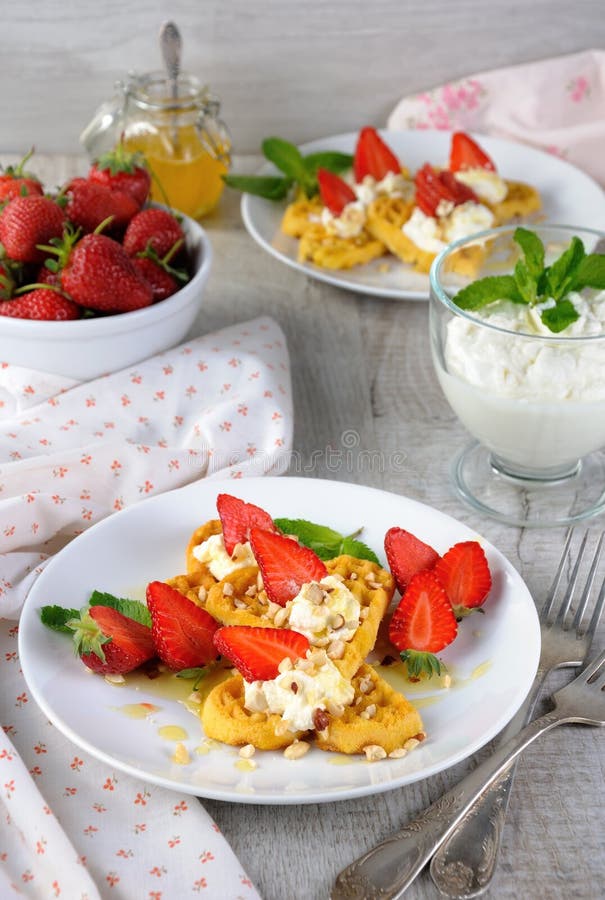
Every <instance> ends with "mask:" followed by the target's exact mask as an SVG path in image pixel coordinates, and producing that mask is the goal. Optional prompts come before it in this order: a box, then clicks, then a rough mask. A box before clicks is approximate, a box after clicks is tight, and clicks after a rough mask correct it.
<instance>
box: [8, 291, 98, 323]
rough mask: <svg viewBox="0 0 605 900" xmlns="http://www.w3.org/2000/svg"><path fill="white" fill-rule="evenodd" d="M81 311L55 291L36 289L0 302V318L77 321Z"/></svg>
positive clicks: (75, 304)
mask: <svg viewBox="0 0 605 900" xmlns="http://www.w3.org/2000/svg"><path fill="white" fill-rule="evenodd" d="M81 315H82V309H81V307H79V306H78V305H77V303H73V301H71V300H70V299H69V298H67V297H64V296H63V295H62V294H60V293H58V292H57V291H55V290H51V289H46V288H36V289H34V290H32V291H28V292H27V293H25V294H21V295H20V296H18V297H14V298H13V299H12V300H2V301H0V316H9V317H11V318H13V319H39V320H45V321H53V322H64V321H66V320H68V319H79V318H80V316H81Z"/></svg>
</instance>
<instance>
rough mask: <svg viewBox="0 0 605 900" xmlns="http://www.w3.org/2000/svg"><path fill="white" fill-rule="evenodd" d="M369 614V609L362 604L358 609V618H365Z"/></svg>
mask: <svg viewBox="0 0 605 900" xmlns="http://www.w3.org/2000/svg"><path fill="white" fill-rule="evenodd" d="M369 615H370V610H369V609H368V607H367V606H364V607H363V608H362V609H361V610H360V611H359V618H360V619H367V618H368V616H369Z"/></svg>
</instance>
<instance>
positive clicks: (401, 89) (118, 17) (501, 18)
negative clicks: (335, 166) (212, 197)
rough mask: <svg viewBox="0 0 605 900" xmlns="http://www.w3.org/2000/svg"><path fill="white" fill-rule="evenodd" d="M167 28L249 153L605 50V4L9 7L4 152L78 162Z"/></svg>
mask: <svg viewBox="0 0 605 900" xmlns="http://www.w3.org/2000/svg"><path fill="white" fill-rule="evenodd" d="M166 19H173V20H174V21H176V22H177V24H178V26H179V28H180V30H181V32H182V35H183V39H184V59H183V62H184V66H185V67H186V68H187V69H188V70H189V71H191V72H193V73H194V74H196V75H197V76H198V77H199V78H200V79H201V80H202V81H203V82H207V83H208V84H210V85H211V87H212V88H213V89H214V90H215V91H216V93H217V94H218V96H219V97H220V98H222V101H223V112H224V117H225V119H226V121H227V123H228V124H229V125H230V127H231V130H232V134H233V138H234V142H235V148H236V151H237V152H240V153H243V152H245V153H248V152H257V150H258V147H259V144H260V141H261V139H262V138H263V137H266V136H267V135H268V134H272V133H274V132H275V131H276V130H278V131H279V133H280V134H281V135H282V136H283V137H286V138H289V139H292V140H296V141H305V140H311V139H313V138H317V137H321V136H323V135H325V134H335V133H338V132H340V131H352V130H355V129H356V128H358V127H359V126H361V125H363V124H384V122H385V121H386V117H387V114H388V113H389V112H390V110H391V109H392V108H393V107H394V105H395V103H396V102H397V101H398V100H399V98H400V97H402V96H404V95H405V94H407V93H410V92H414V91H419V90H424V89H427V88H431V87H433V86H435V85H438V84H440V83H441V82H442V81H445V80H449V79H452V78H457V77H460V76H463V75H467V74H470V73H472V72H478V71H482V70H483V69H490V68H494V67H496V66H502V65H510V64H512V63H518V62H526V61H529V60H533V59H544V58H546V57H548V56H553V55H557V54H561V53H571V52H574V51H577V50H583V49H587V48H589V47H601V46H603V45H604V44H605V17H604V16H603V4H602V0H576V2H575V3H570V2H569V0H533V2H531V3H527V2H526V0H456V2H455V3H453V2H452V0H428V2H427V0H374V2H371V3H368V2H367V0H331V2H330V3H326V2H322V0H254V2H251V0H205V2H204V3H200V2H199V0H174V2H167V0H154V2H151V3H150V2H149V0H130V2H129V3H123V2H122V0H105V2H104V3H97V2H93V0H43V2H42V0H35V2H32V0H26V2H22V3H15V2H14V0H0V22H1V23H2V26H1V37H2V65H1V67H0V88H1V89H0V134H1V135H2V140H1V141H0V146H1V147H2V149H6V150H10V151H15V152H18V151H21V152H24V151H25V150H26V149H28V148H29V147H30V146H31V145H32V144H36V146H37V147H38V149H39V150H40V151H41V152H44V151H46V152H60V153H76V152H77V141H78V135H79V133H80V131H81V130H82V128H83V127H84V125H85V124H86V123H87V122H88V120H89V119H90V118H91V116H92V113H93V110H94V109H95V108H96V107H97V106H98V104H99V103H101V101H103V100H105V99H107V98H108V97H109V96H110V95H111V93H112V89H113V84H114V82H115V81H116V80H117V79H119V78H121V77H123V76H124V75H125V74H126V72H127V71H128V70H130V69H134V70H137V71H147V70H151V69H159V68H161V56H160V52H159V49H158V41H157V34H158V29H159V26H160V24H161V23H162V22H163V21H164V20H166Z"/></svg>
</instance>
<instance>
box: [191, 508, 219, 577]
mask: <svg viewBox="0 0 605 900" xmlns="http://www.w3.org/2000/svg"><path fill="white" fill-rule="evenodd" d="M222 533H223V526H222V525H221V520H220V519H210V521H209V522H205V523H204V524H203V525H200V527H199V528H196V529H195V531H194V532H193V534H192V535H191V537H190V538H189V543H188V544H187V550H186V553H185V558H186V560H187V572H188V573H189V574H193V573H197V572H199V573H204V574H206V575H208V577H209V578H210V579H211V581H210V583H209V584H208V585H207V587H210V586H211V585H213V584H216V578H215V577H214V575H212V574H211V573H210V570H209V569H208V566H207V565H206V563H202V562H200V561H199V559H196V558H195V556H194V555H193V550H194V548H195V547H197V546H199V544H203V543H204V541H207V540H208V538H209V537H212V535H213V534H222Z"/></svg>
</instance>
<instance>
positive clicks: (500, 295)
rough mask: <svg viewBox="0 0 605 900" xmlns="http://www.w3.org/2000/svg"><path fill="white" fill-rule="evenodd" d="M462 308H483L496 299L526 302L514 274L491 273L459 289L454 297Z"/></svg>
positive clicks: (455, 301)
mask: <svg viewBox="0 0 605 900" xmlns="http://www.w3.org/2000/svg"><path fill="white" fill-rule="evenodd" d="M452 299H453V301H454V303H455V304H456V306H459V307H460V309H469V310H474V309H481V308H482V307H484V306H487V305H488V304H489V303H494V302H495V301H496V300H512V301H513V303H524V302H525V301H524V299H523V296H522V295H521V293H520V292H519V289H518V287H517V284H516V282H515V279H514V277H513V276H512V275H490V276H488V277H487V278H480V279H479V280H478V281H473V282H472V283H471V284H469V285H467V286H466V287H465V288H462V290H461V291H458V293H457V294H456V296H455V297H453V298H452Z"/></svg>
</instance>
